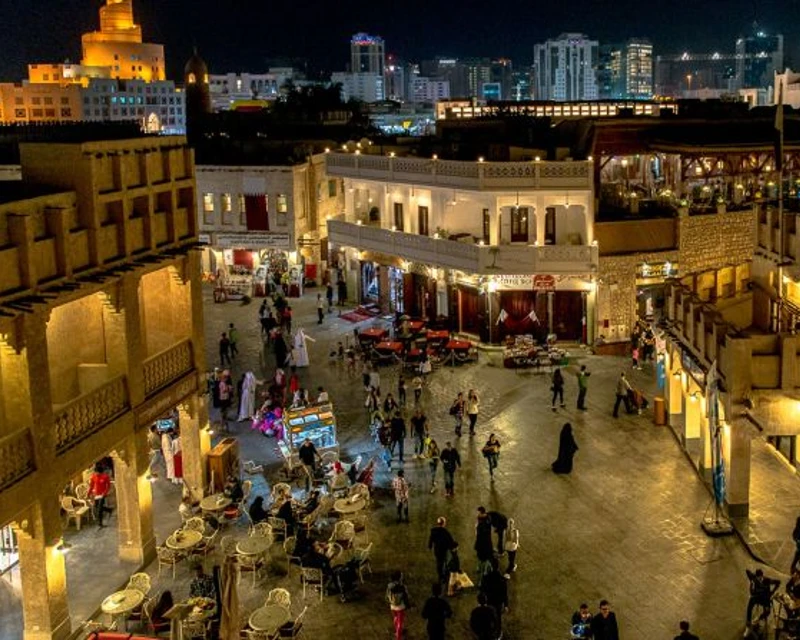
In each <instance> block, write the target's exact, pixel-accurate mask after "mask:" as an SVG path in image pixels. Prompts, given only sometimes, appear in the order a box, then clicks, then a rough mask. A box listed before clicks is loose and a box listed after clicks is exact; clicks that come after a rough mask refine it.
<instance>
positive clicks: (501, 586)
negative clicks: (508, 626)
mask: <svg viewBox="0 0 800 640" xmlns="http://www.w3.org/2000/svg"><path fill="white" fill-rule="evenodd" d="M489 567H490V568H489V571H488V572H487V573H486V575H484V576H483V579H482V580H481V583H480V590H481V591H482V592H483V593H485V594H486V603H487V604H488V605H489V606H490V607H492V608H493V609H494V612H495V616H496V619H497V637H498V638H502V637H503V614H504V613H506V612H507V611H508V582H506V579H505V578H504V577H503V576H502V575H501V574H500V572H499V571H498V570H497V560H496V559H495V558H491V559H490V560H489Z"/></svg>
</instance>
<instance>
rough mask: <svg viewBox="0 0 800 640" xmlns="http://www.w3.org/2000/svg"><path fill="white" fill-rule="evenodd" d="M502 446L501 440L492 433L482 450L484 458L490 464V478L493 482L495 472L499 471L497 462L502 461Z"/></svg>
mask: <svg viewBox="0 0 800 640" xmlns="http://www.w3.org/2000/svg"><path fill="white" fill-rule="evenodd" d="M500 446H501V445H500V440H499V439H498V438H497V436H496V435H494V434H493V433H492V434H490V435H489V439H488V440H487V441H486V444H484V445H483V449H481V453H483V457H484V458H486V460H487V462H488V463H489V476H491V478H492V480H494V470H495V469H497V461H498V460H499V459H500Z"/></svg>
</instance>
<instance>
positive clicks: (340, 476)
mask: <svg viewBox="0 0 800 640" xmlns="http://www.w3.org/2000/svg"><path fill="white" fill-rule="evenodd" d="M328 489H329V491H330V493H331V494H332V495H333V496H334V497H336V498H343V497H344V496H346V495H347V492H348V491H349V489H350V478H348V477H347V474H346V473H337V474H336V475H335V476H333V477H332V478H331V479H330V483H329V485H328Z"/></svg>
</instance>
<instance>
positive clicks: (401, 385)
mask: <svg viewBox="0 0 800 640" xmlns="http://www.w3.org/2000/svg"><path fill="white" fill-rule="evenodd" d="M397 399H398V401H399V402H400V406H401V407H405V406H406V379H405V378H404V377H403V374H402V373H401V374H400V376H399V377H398V378H397Z"/></svg>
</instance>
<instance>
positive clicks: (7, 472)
mask: <svg viewBox="0 0 800 640" xmlns="http://www.w3.org/2000/svg"><path fill="white" fill-rule="evenodd" d="M35 470H36V463H35V460H34V457H33V440H32V438H31V432H30V431H29V430H28V429H25V430H23V431H16V432H15V433H12V434H11V435H9V436H7V437H5V438H0V491H4V490H5V489H8V488H9V487H10V486H11V485H13V484H15V483H17V482H19V481H20V480H22V479H23V478H24V477H25V476H27V475H29V474H31V473H33V472H34V471H35Z"/></svg>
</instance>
